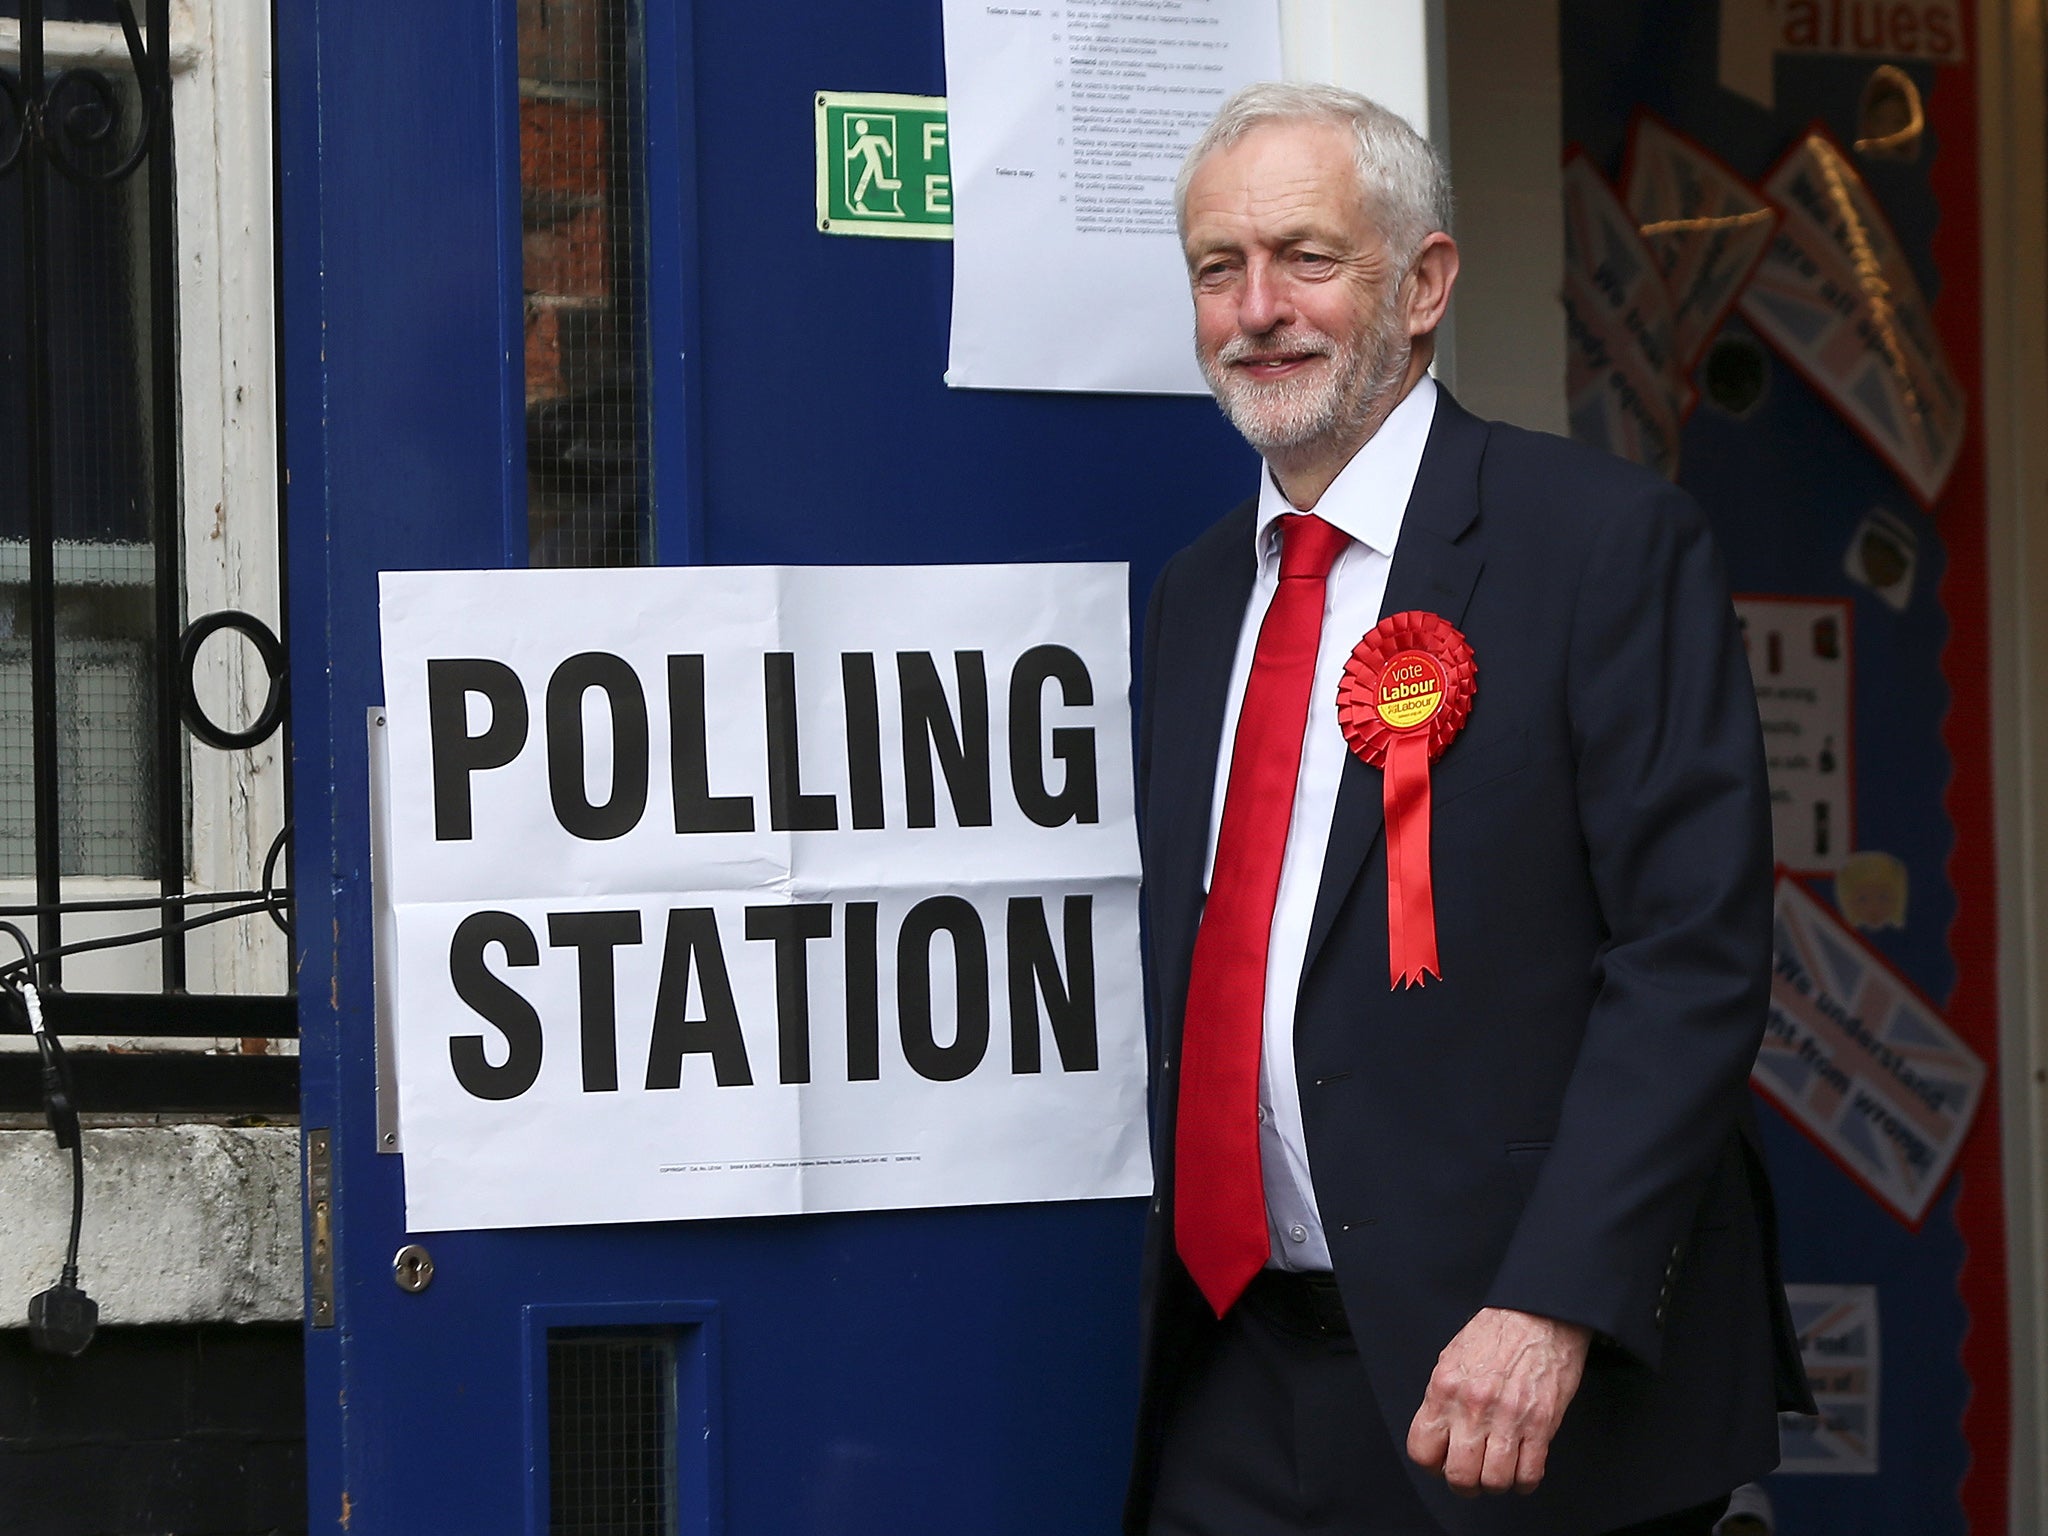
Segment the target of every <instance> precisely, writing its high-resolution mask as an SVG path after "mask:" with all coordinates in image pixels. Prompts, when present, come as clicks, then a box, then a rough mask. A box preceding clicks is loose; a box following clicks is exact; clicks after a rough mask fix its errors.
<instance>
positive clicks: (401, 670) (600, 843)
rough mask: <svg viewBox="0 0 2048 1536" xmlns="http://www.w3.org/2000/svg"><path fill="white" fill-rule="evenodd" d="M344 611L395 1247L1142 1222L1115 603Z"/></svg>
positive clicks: (898, 571)
mask: <svg viewBox="0 0 2048 1536" xmlns="http://www.w3.org/2000/svg"><path fill="white" fill-rule="evenodd" d="M382 581H383V586H382V630H383V646H384V679H385V691H386V699H385V703H386V714H387V717H388V721H389V726H388V742H389V754H390V755H389V783H390V795H389V800H390V806H389V812H388V818H387V826H388V831H387V838H388V847H387V850H386V856H385V861H384V863H385V866H386V870H385V878H384V890H383V891H382V893H380V900H382V901H385V902H387V903H388V904H389V906H390V907H391V909H392V911H393V914H394V917H395V924H394V927H395V945H396V955H395V956H394V957H392V959H393V964H392V965H391V967H390V969H389V974H390V975H391V976H392V977H393V983H394V984H393V990H394V992H395V998H394V1002H395V1008H394V1009H393V1016H394V1028H395V1031H396V1044H397V1052H396V1054H397V1062H398V1090H399V1104H400V1129H401V1132H402V1136H403V1142H404V1157H405V1189H406V1218H407V1225H408V1226H409V1227H410V1228H412V1229H413V1230H416V1231H433V1230H445V1229H450V1228H479V1227H514V1226H536V1225H556V1224H573V1223H590V1222H615V1221H643V1220H668V1219H690V1218H703V1217H727V1216H762V1215H774V1214H795V1213H802V1212H814V1211H848V1210H874V1209H885V1208H899V1207H909V1206H945V1205H964V1204H987V1203H998V1202H1009V1201H1038V1200H1065V1199H1087V1198H1099V1197H1111V1196H1127V1195H1143V1194H1145V1193H1148V1192H1149V1190H1150V1186H1151V1171H1150V1164H1149V1160H1148V1154H1147V1147H1146V1136H1145V1070H1144V1029H1143V1013H1142V1005H1141V995H1142V994H1141V990H1140V983H1139V971H1138V939H1137V924H1138V916H1137V913H1138V852H1137V838H1136V831H1135V823H1134V817H1133V810H1132V802H1131V763H1130V721H1129V702H1128V693H1129V659H1128V658H1129V634H1128V617H1127V615H1128V609H1127V606H1126V591H1127V575H1126V572H1125V569H1124V567H1123V566H1121V565H1107V564H1089V565H1075V564H1065V565H1029V566H943V567H907V568H855V569H846V568H839V569H834V568H824V567H808V568H800V567H787V568H770V567H755V568H679V569H659V570H634V571H539V570H533V571H458V572H403V573H400V572H391V573H386V574H385V575H384V577H383V578H382Z"/></svg>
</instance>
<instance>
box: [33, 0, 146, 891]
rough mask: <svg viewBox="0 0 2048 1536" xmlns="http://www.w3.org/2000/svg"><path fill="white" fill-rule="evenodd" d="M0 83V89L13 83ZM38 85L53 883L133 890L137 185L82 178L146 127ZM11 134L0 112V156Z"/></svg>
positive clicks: (62, 76) (123, 76)
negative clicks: (110, 884) (56, 869)
mask: <svg viewBox="0 0 2048 1536" xmlns="http://www.w3.org/2000/svg"><path fill="white" fill-rule="evenodd" d="M16 9H18V6H17V7H16ZM113 14H114V12H113V7H112V5H111V4H110V3H105V0H73V3H66V4H62V5H58V4H53V5H52V6H51V8H50V15H51V19H53V20H58V19H76V20H83V21H95V22H97V21H105V20H107V19H109V18H111V17H112V15H113ZM7 73H8V76H9V82H10V84H12V83H14V82H15V81H16V80H18V73H17V72H16V71H15V70H14V69H12V68H11V67H10V68H8V70H7ZM45 82H46V83H45V89H46V101H47V104H48V107H47V113H46V117H47V121H48V123H49V125H50V134H51V137H52V139H53V140H54V141H55V143H56V146H57V149H58V151H59V152H61V153H62V154H64V155H66V156H68V158H69V161H70V163H71V165H72V166H73V167H74V168H75V169H76V170H77V171H79V172H81V173H82V174H81V175H79V176H66V175H62V174H59V172H58V170H57V168H56V167H55V166H54V165H49V164H46V165H45V166H44V168H43V170H42V171H41V173H40V185H41V187H42V189H43V205H44V212H45V223H44V228H43V231H42V236H41V240H40V242H39V244H38V246H37V248H36V250H35V252H34V258H35V260H34V269H35V270H36V272H37V273H38V276H37V281H38V283H39V285H40V288H41V290H42V295H43V304H44V307H45V314H46V315H47V318H48V329H47V333H46V335H47V344H48V354H49V393H48V396H47V400H46V404H45V413H44V416H43V420H42V423H41V432H40V434H39V435H40V436H41V438H42V439H43V442H42V444H41V445H40V447H41V451H42V452H43V453H44V454H46V455H47V457H46V462H47V463H48V465H49V467H50V475H51V478H50V503H51V519H52V524H53V526H54V529H55V532H56V537H57V546H56V551H55V563H56V575H57V586H56V593H55V598H54V604H55V615H56V629H57V657H56V660H57V676H56V713H57V774H58V786H59V787H58V797H59V806H60V816H59V864H60V869H61V872H62V873H64V874H67V875H140V874H147V873H150V872H152V871H153V870H154V866H155V858H156V850H155V827H154V823H153V814H152V807H153V805H154V798H155V784H156V763H155V757H154V750H153V746H152V742H153V736H152V731H153V715H152V707H153V706H152V701H153V696H154V691H153V684H152V676H153V668H154V664H155V663H154V655H155V648H154V639H153V636H154V611H153V603H154V595H153V581H154V568H155V557H154V552H153V541H154V539H155V537H156V532H157V527H158V515H157V509H156V508H155V507H154V506H153V505H152V501H151V481H150V470H151V466H150V459H149V442H150V438H149V433H150V408H151V407H150V391H149V252H148V208H147V186H146V172H143V171H138V172H136V173H135V174H132V175H130V176H127V177H126V178H125V179H122V180H118V181H114V182H112V183H110V184H105V183H101V182H98V181H96V180H93V179H92V178H93V177H94V176H96V175H100V174H110V173H112V172H113V171H115V170H116V168H118V167H119V166H120V165H121V164H122V162H123V161H124V160H126V159H127V157H128V153H129V151H130V149H131V148H132V147H133V146H134V144H135V141H136V135H137V133H138V132H139V131H140V128H141V124H142V112H141V105H140V99H139V96H138V93H137V90H136V87H135V82H134V80H133V78H132V77H131V76H130V75H128V74H127V73H125V72H122V71H116V70H111V69H98V68H77V67H70V68H67V61H65V60H63V59H61V58H52V59H50V60H49V62H48V64H47V66H46V74H45ZM18 131H19V126H18V123H17V122H16V121H15V119H14V118H13V115H12V113H11V111H10V110H9V109H8V108H7V107H6V106H5V105H0V158H4V157H5V156H6V155H7V153H8V150H9V148H10V147H11V145H12V144H13V143H14V141H15V138H16V136H17V134H18ZM25 172H26V167H25V165H23V164H21V163H19V162H17V164H16V165H15V167H14V169H13V170H12V171H10V172H9V173H7V174H6V175H4V176H0V877H13V876H24V875H28V874H31V873H32V872H33V869H34V856H33V850H34V826H35V807H34V782H35V770H34V760H33V751H32V735H31V725H32V720H33V707H32V701H31V683H30V675H29V658H30V638H29V637H30V633H31V628H30V595H29V586H28V576H29V533H30V505H29V474H30V463H31V458H30V455H31V452H32V450H33V449H34V448H36V447H37V445H32V444H31V442H30V439H29V435H28V428H29V423H28V414H29V387H28V386H29V367H30V361H29V356H28V350H27V340H28V337H27V326H28V304H29V292H30V291H29V281H30V272H31V252H30V249H29V243H28V242H29V239H30V238H31V235H32V232H31V231H30V230H29V229H28V227H27V222H26V210H25V208H24V203H23V190H24V184H23V178H24V174H25ZM165 259H167V260H168V259H170V256H169V253H166V258H165ZM171 511H172V515H175V511H176V509H175V508H173V509H171Z"/></svg>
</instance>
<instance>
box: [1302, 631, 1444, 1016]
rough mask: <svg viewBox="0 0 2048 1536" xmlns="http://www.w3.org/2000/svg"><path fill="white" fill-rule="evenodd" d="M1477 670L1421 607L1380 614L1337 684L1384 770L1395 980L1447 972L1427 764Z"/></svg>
mask: <svg viewBox="0 0 2048 1536" xmlns="http://www.w3.org/2000/svg"><path fill="white" fill-rule="evenodd" d="M1478 672H1479V669H1478V667H1477V665H1476V664H1475V663H1474V661H1473V659H1472V647H1471V645H1470V644H1469V643H1468V642H1467V641H1466V639H1465V637H1464V636H1463V635H1461V634H1459V633H1458V631H1457V630H1456V629H1455V628H1454V627H1452V626H1451V625H1450V624H1449V623H1447V622H1446V621H1445V620H1443V619H1442V618H1440V617H1438V616H1437V615H1436V614H1433V613H1424V612H1422V611H1420V610H1419V609H1418V610H1411V611H1410V612H1407V613H1396V614H1391V615H1389V616H1388V617H1387V618H1384V619H1382V620H1380V622H1379V623H1378V624H1377V625H1375V626H1374V627H1373V629H1372V631H1371V632H1370V633H1369V634H1367V635H1366V637H1365V638H1364V639H1363V640H1361V641H1359V642H1358V645H1357V648H1356V649H1354V650H1353V651H1352V653H1351V659H1350V660H1349V661H1347V662H1345V663H1344V676H1343V678H1342V680H1341V681H1340V682H1339V683H1338V684H1337V723H1338V725H1339V726H1341V727H1342V728H1343V731H1344V740H1345V741H1346V742H1347V743H1349V744H1350V747H1351V750H1352V751H1354V752H1356V753H1357V754H1358V755H1359V756H1360V757H1361V758H1363V759H1364V760H1365V761H1366V762H1367V763H1370V764H1371V765H1372V766H1373V767H1375V768H1378V769H1380V770H1382V772H1383V773H1384V775H1385V777H1384V778H1383V780H1382V795H1383V797H1384V804H1385V809H1386V818H1387V964H1388V970H1389V975H1390V983H1389V984H1390V985H1392V986H1395V987H1401V986H1418V987H1419V986H1421V985H1422V984H1423V982H1424V981H1425V980H1426V979H1427V978H1429V977H1431V976H1434V977H1436V978H1437V979H1439V980H1441V979H1442V978H1443V972H1442V971H1441V970H1440V969H1439V968H1438V966H1437V954H1436V900H1435V895H1434V892H1433V890H1432V888H1431V881H1430V868H1429V815H1430V810H1429V765H1430V764H1431V763H1433V762H1435V761H1436V760H1437V759H1438V758H1440V757H1442V756H1443V755H1444V749H1445V748H1447V747H1448V746H1450V744H1451V742H1452V741H1453V740H1454V739H1455V738H1456V737H1457V734H1458V732H1459V731H1460V730H1462V729H1463V728H1464V725H1465V721H1466V720H1467V719H1468V718H1469V717H1470V716H1471V714H1472V697H1473V694H1474V693H1475V692H1476V691H1477V688H1478Z"/></svg>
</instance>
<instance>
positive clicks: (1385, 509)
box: [1253, 373, 1436, 570]
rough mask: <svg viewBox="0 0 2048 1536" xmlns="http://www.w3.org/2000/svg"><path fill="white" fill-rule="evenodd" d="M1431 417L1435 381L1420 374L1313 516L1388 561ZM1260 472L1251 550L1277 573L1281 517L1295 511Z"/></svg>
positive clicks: (1266, 473) (1268, 475) (1268, 476)
mask: <svg viewBox="0 0 2048 1536" xmlns="http://www.w3.org/2000/svg"><path fill="white" fill-rule="evenodd" d="M1435 418H1436V380H1434V379H1432V378H1431V377H1430V376H1429V375H1428V374H1426V373H1425V374H1424V375H1423V376H1422V377H1421V378H1420V379H1419V380H1418V381H1417V382H1416V385H1415V387H1414V388H1413V389H1411V390H1410V391H1408V395H1407V398H1405V399H1404V400H1402V401H1401V403H1400V404H1399V405H1397V406H1395V407H1394V409H1393V411H1392V412H1391V413H1390V414H1389V415H1388V417H1387V419H1386V420H1385V421H1383V422H1381V423H1380V429H1379V431H1377V432H1375V433H1373V435H1372V436H1371V437H1369V438H1367V439H1366V441H1365V446H1364V447H1362V448H1360V449H1359V450H1358V452H1356V453H1354V454H1353V455H1352V456H1351V461H1350V462H1349V463H1348V464H1346V465H1345V466H1344V467H1343V469H1341V470H1339V471H1338V472H1337V478H1336V479H1335V480H1332V481H1331V482H1330V488H1329V489H1328V490H1326V491H1324V492H1323V498H1322V500H1321V501H1318V502H1317V503H1316V504H1315V507H1314V508H1313V510H1314V512H1315V515H1316V516H1317V517H1320V518H1321V519H1322V520H1323V521H1324V522H1326V523H1329V524H1331V525H1332V526H1333V527H1337V528H1341V529H1342V530H1343V531H1344V532H1346V533H1348V534H1349V535H1351V537H1352V539H1353V540H1354V541H1355V542H1357V543H1360V544H1363V545H1366V546H1367V547H1368V548H1370V549H1373V550H1376V551H1378V552H1379V553H1380V554H1382V555H1387V556H1389V557H1391V556H1392V555H1393V553H1394V545H1395V543H1396V542H1397V541H1398V540H1399V539H1400V537H1401V518H1402V515H1403V514H1404V513H1405V512H1406V511H1407V510H1408V496H1409V493H1410V492H1411V491H1413V490H1414V489H1415V476H1416V473H1417V471H1418V470H1420V469H1421V467H1422V450H1423V447H1424V445H1425V444H1427V443H1428V441H1429V426H1430V423H1431V422H1432V421H1433V420H1435ZM1261 469H1262V473H1261V474H1260V475H1259V516H1258V523H1257V527H1256V531H1255V533H1254V535H1253V537H1254V539H1255V541H1256V542H1255V543H1254V546H1253V547H1254V549H1255V550H1256V551H1257V554H1258V558H1259V562H1260V568H1261V569H1262V570H1268V569H1273V570H1277V569H1278V562H1279V559H1280V526H1279V525H1280V519H1281V518H1283V517H1287V516H1290V515H1292V514H1293V513H1294V511H1295V510H1296V509H1295V507H1294V506H1293V505H1292V503H1290V502H1289V501H1288V500H1287V497H1286V496H1285V495H1284V494H1282V492H1281V490H1280V487H1279V486H1278V485H1277V484H1276V483H1275V482H1274V480H1273V472H1272V470H1270V469H1266V468H1264V466H1263V465H1262V466H1261ZM1269 561H1270V562H1272V565H1271V567H1270V568H1269V567H1268V565H1267V562H1269Z"/></svg>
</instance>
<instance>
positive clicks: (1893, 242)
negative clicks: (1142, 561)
mask: <svg viewBox="0 0 2048 1536" xmlns="http://www.w3.org/2000/svg"><path fill="white" fill-rule="evenodd" d="M1764 192H1765V194H1766V195H1767V196H1769V197H1770V198H1771V200H1772V201H1773V202H1774V203H1776V204H1777V205H1778V207H1779V208H1780V209H1781V210H1782V211H1783V212H1784V215H1785V221H1784V223H1783V224H1782V225H1780V226H1779V229H1778V232H1777V234H1776V235H1775V236H1774V237H1773V239H1772V241H1771V244H1770V249H1769V250H1768V251H1767V252H1766V253H1765V255H1764V259H1763V262H1762V264H1761V265H1760V266H1758V268H1757V271H1756V276H1755V278H1754V279H1753V280H1752V281H1751V283H1750V285H1749V288H1748V289H1747V290H1746V291H1745V292H1744V294H1743V296H1742V313H1743V315H1744V317H1745V318H1746V319H1747V320H1748V321H1749V322H1750V324H1751V325H1753V326H1755V327H1756V328H1757V330H1758V331H1760V332H1761V333H1762V334H1763V335H1764V336H1765V337H1766V338H1768V339H1769V340H1770V342H1771V343H1772V344H1773V345H1774V346H1776V347H1777V348H1778V350H1779V351H1780V352H1781V353H1783V354H1784V356H1785V360H1786V361H1787V362H1789V363H1790V364H1791V365H1792V366H1793V367H1794V368H1795V369H1797V370H1798V371H1799V372H1800V373H1801V374H1803V375H1804V376H1805V378H1806V380H1807V382H1809V383H1810V384H1812V385H1813V387H1814V388H1815V389H1817V390H1818V391H1820V393H1821V395H1822V396H1823V397H1825V398H1826V399H1827V401H1828V402H1829V404H1831V405H1832V406H1833V407H1834V408H1835V409H1836V410H1837V411H1839V412H1841V414H1842V416H1843V418H1844V419H1846V420H1847V421H1848V422H1849V424H1850V425H1851V426H1852V427H1854V428H1855V429H1856V430H1857V431H1858V432H1859V433H1860V434H1862V436H1863V437H1864V438H1865V439H1866V440H1867V441H1868V442H1869V444H1870V446H1871V447H1872V448H1873V449H1874V450H1876V452H1877V453H1878V454H1879V456H1880V457H1882V458H1883V459H1884V460H1885V462H1886V463H1888V464H1889V465H1891V467H1892V469H1893V470H1894V471H1896V472H1897V474H1898V476H1899V478H1900V479H1902V480H1904V481H1905V483H1906V485H1907V487H1908V488H1909V489H1910V490H1911V491H1912V492H1913V494H1914V495H1915V496H1916V497H1918V498H1919V499H1920V502H1921V503H1922V505H1924V506H1927V507H1930V508H1931V507H1932V506H1933V505H1934V503H1935V501H1936V500H1937V499H1938V498H1939V497H1940V495H1941V490H1942V487H1943V486H1944V485H1946V484H1947V483H1948V477H1949V472H1950V471H1951V470H1953V469H1954V468H1955V463H1956V456H1957V454H1958V453H1960V452H1961V451H1962V444H1963V426H1964V420H1965V416H1966V413H1967V411H1966V403H1965V401H1964V398H1963V391H1962V386H1961V385H1960V384H1958V383H1957V382H1956V377H1955V374H1954V373H1953V372H1952V371H1951V370H1950V368H1949V364H1948V358H1947V356H1946V355H1945V354H1944V352H1943V350H1942V345H1941V339H1940V337H1938V336H1937V335H1936V334H1935V331H1934V324H1933V316H1932V315H1931V314H1930V312H1929V310H1928V306H1927V300H1926V299H1925V298H1924V297H1923V296H1922V294H1921V292H1920V283H1919V280H1918V279H1917V278H1916V277H1915V276H1914V275H1913V269H1912V267H1911V266H1910V265H1908V263H1907V261H1906V258H1905V254H1904V253H1903V252H1902V251H1901V250H1900V248H1899V242H1898V239H1897V237H1896V236H1895V235H1894V234H1893V233H1892V228H1891V225H1890V223H1889V222H1887V220H1886V219H1885V216H1884V211H1883V210H1882V209H1881V208H1879V207H1878V204H1877V200H1876V199H1875V198H1874V197H1872V196H1871V194H1870V189H1869V188H1868V187H1867V186H1865V185H1864V183H1863V179H1862V178H1861V177H1860V176H1859V175H1858V174H1857V172H1856V168H1855V166H1853V165H1851V164H1850V163H1849V158H1848V156H1847V155H1845V154H1843V152H1842V151H1841V149H1840V148H1838V147H1837V146H1836V144H1835V142H1834V140H1833V139H1831V138H1830V137H1829V136H1828V135H1827V133H1826V132H1825V131H1824V130H1821V129H1819V128H1816V129H1814V130H1813V131H1812V132H1810V133H1808V134H1807V135H1806V136H1805V137H1804V138H1803V139H1801V140H1800V141H1799V143H1798V144H1797V145H1796V146H1795V147H1794V148H1793V149H1792V151H1791V153H1789V154H1788V155H1786V156H1785V158H1784V159H1783V160H1781V161H1780V162H1779V163H1778V167H1777V169H1776V170H1774V171H1772V172H1771V174H1770V176H1769V177H1768V178H1766V180H1765V182H1764Z"/></svg>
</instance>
